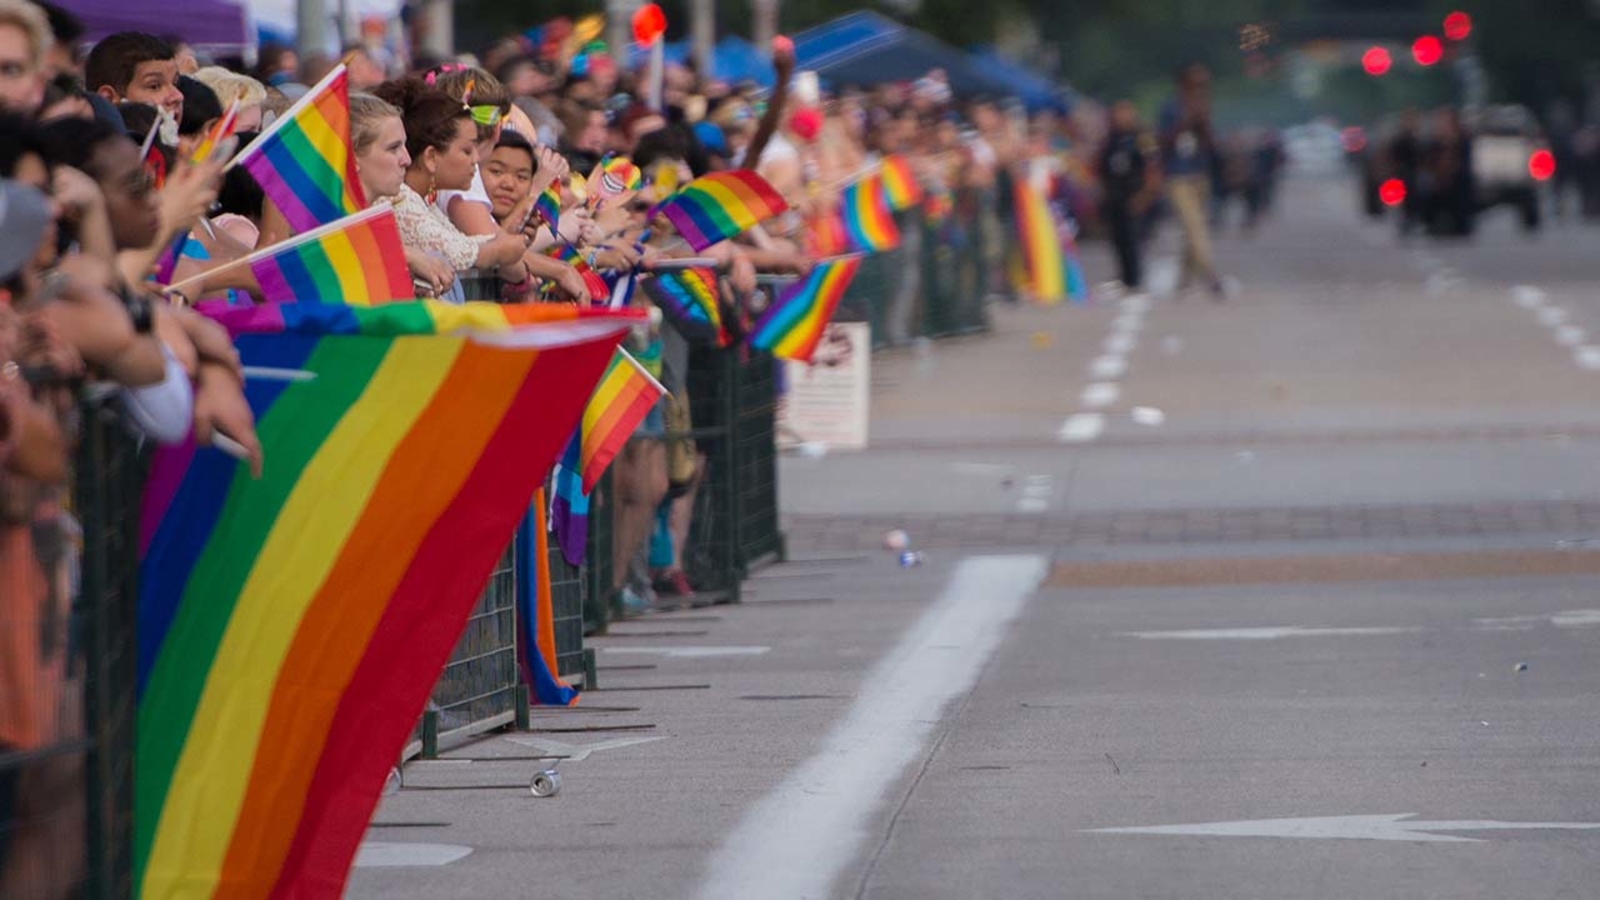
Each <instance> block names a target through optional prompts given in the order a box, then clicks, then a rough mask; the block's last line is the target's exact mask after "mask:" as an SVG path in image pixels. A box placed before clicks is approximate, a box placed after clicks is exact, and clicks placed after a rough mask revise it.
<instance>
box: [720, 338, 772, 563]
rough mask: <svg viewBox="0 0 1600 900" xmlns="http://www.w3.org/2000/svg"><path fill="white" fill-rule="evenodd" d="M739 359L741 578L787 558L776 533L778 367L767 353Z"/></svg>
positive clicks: (737, 422) (736, 434) (737, 417)
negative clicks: (751, 571) (755, 569)
mask: <svg viewBox="0 0 1600 900" xmlns="http://www.w3.org/2000/svg"><path fill="white" fill-rule="evenodd" d="M729 355H733V356H735V359H736V366H735V369H734V375H735V383H734V387H733V394H734V401H735V420H734V436H733V441H732V443H733V447H734V453H735V465H734V469H735V473H736V474H735V480H736V490H737V498H738V513H737V515H738V519H737V522H738V529H737V533H736V538H735V542H736V543H737V545H738V548H739V554H738V556H739V566H740V570H741V572H740V574H741V576H742V575H743V574H744V573H745V572H748V571H749V570H751V569H753V568H756V567H758V566H762V565H766V564H768V563H772V562H781V561H782V560H783V558H784V543H783V532H782V531H780V530H779V528H778V441H777V415H778V378H777V366H778V362H777V361H776V360H774V359H773V358H772V356H771V355H770V354H766V353H751V354H749V356H748V357H747V358H743V359H739V358H738V356H737V355H736V354H729Z"/></svg>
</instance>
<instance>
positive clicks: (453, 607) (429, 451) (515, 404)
mask: <svg viewBox="0 0 1600 900" xmlns="http://www.w3.org/2000/svg"><path fill="white" fill-rule="evenodd" d="M216 318H217V319H218V321H220V322H221V323H222V324H223V325H224V326H226V327H227V328H228V329H229V330H230V332H231V333H233V334H234V335H235V341H236V344H237V346H238V348H239V351H240V355H241V356H242V357H243V360H244V362H245V364H246V365H247V366H255V367H264V368H267V369H278V370H283V371H286V372H292V373H304V374H303V375H297V376H296V377H291V378H285V379H256V378H251V379H249V380H248V381H247V383H246V388H245V392H246V396H247V397H248V399H249V401H250V405H251V408H252V409H253V410H254V412H255V415H256V421H257V431H258V434H259V436H260V438H261V442H262V445H263V447H264V448H265V470H264V473H263V476H262V477H261V478H260V479H253V478H251V477H250V475H249V473H248V471H246V470H245V468H244V467H243V466H241V465H240V464H239V463H238V462H237V461H235V460H234V459H232V458H230V457H227V456H224V455H223V454H221V453H219V452H217V451H215V450H212V449H196V448H195V447H194V446H192V445H190V446H188V447H186V448H174V449H173V450H171V451H162V452H159V453H158V454H157V456H156V458H155V460H154V464H153V469H152V472H151V476H150V479H149V482H148V485H147V488H146V496H145V505H144V509H143V511H142V518H141V526H142V554H141V564H140V586H139V587H140V590H139V621H138V640H139V653H138V706H137V735H136V742H137V743H136V750H135V757H134V759H135V789H134V794H135V807H134V835H135V838H134V862H135V878H136V881H135V883H136V884H137V886H138V892H139V893H140V894H141V895H142V896H144V897H149V898H157V897H171V896H184V897H213V896H228V897H266V896H269V895H270V896H277V897H327V898H335V897H338V896H339V894H340V892H341V890H342V889H343V885H344V883H345V879H346V877H347V874H348V870H349V867H350V864H351V861H352V859H353V858H354V855H355V853H356V850H357V848H358V846H359V845H360V842H361V838H362V834H363V833H364V832H365V830H366V827H367V823H368V820H369V819H370V817H371V815H372V811H373V809H374V808H375V806H376V804H377V802H378V797H379V794H380V791H381V789H382V785H383V782H384V779H385V777H386V773H387V772H388V770H389V767H390V766H392V765H393V764H394V762H395V760H396V759H398V758H399V754H400V751H401V749H402V747H403V745H404V743H405V741H406V740H407V738H408V736H409V734H410V731H411V729H412V726H413V725H414V724H415V722H416V719H417V716H418V715H419V714H420V712H421V711H422V708H423V704H424V702H425V701H426V698H427V696H428V692H429V690H430V689H431V687H432V685H433V683H434V681H435V680H436V679H437V677H438V674H439V672H440V670H441V669H442V667H443V665H444V663H445V661H446V659H447V658H448V657H449V654H450V649H451V647H452V645H453V644H454V643H455V640H456V637H457V635H459V634H460V632H461V629H462V627H463V625H464V623H465V621H466V618H467V616H468V613H469V612H470V609H471V607H472V604H473V602H474V599H475V598H476V597H477V595H478V593H479V592H480V591H481V590H482V588H483V585H484V583H485V581H486V580H487V577H488V575H489V572H490V571H491V570H492V569H493V567H494V565H495V562H496V560H498V559H499V558H500V556H501V554H502V552H503V551H504V550H505V548H506V546H507V544H508V543H509V542H510V540H511V537H512V534H513V532H514V531H515V529H516V527H517V523H518V522H519V521H521V519H522V516H523V514H524V513H525V512H526V511H527V508H528V503H529V500H530V498H531V497H532V496H533V493H534V490H535V489H536V488H537V487H538V485H539V483H540V482H541V481H542V480H543V478H544V476H545V473H546V472H547V471H548V469H549V467H550V463H551V461H552V460H553V459H554V458H555V455H556V453H557V452H559V451H560V449H561V445H562V442H563V441H564V440H565V439H566V438H567V436H568V435H569V434H571V433H572V429H573V427H574V426H575V425H576V423H577V421H578V418H579V416H580V415H581V414H582V411H583V408H584V404H585V401H586V400H587V398H588V397H589V395H590V393H591V392H592V389H593V387H594V385H595V384H596V382H597V381H599V379H600V377H601V375H603V374H604V373H605V371H606V367H607V366H608V365H609V364H610V362H611V359H612V355H613V354H614V353H615V349H616V345H617V342H618V340H620V338H621V336H622V335H623V333H625V332H626V331H627V330H628V329H629V328H630V327H632V326H633V325H635V324H636V323H637V322H638V321H639V320H640V318H641V317H640V316H637V315H634V314H628V313H612V312H604V311H597V312H590V311H580V310H577V309H576V308H574V307H570V306H539V305H529V306H524V307H502V306H497V305H494V304H487V303H484V304H468V305H466V306H449V305H446V304H442V303H436V302H433V301H423V302H415V303H397V304H390V305H386V306H375V307H368V308H361V307H350V306H335V305H323V304H309V303H297V304H274V305H267V306H261V307H254V308H248V309H235V310H226V311H223V312H221V313H219V314H218V315H217V317H216Z"/></svg>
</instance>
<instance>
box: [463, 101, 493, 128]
mask: <svg viewBox="0 0 1600 900" xmlns="http://www.w3.org/2000/svg"><path fill="white" fill-rule="evenodd" d="M467 112H468V113H470V114H471V115H472V121H474V122H476V123H478V124H479V125H482V126H483V127H485V128H493V127H494V126H495V125H496V124H497V123H499V121H500V107H498V106H468V107H467Z"/></svg>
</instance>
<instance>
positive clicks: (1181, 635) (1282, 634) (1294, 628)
mask: <svg viewBox="0 0 1600 900" xmlns="http://www.w3.org/2000/svg"><path fill="white" fill-rule="evenodd" d="M1421 630H1422V629H1421V628H1303V627H1301V626H1299V625H1283V626H1272V627H1267V628H1189V629H1184V630H1180V631H1123V632H1119V633H1118V634H1117V636H1118V637H1133V638H1140V639H1141V640H1146V641H1276V640H1279V639H1281V638H1300V637H1365V636H1368V635H1384V634H1408V633H1411V632H1415V631H1421Z"/></svg>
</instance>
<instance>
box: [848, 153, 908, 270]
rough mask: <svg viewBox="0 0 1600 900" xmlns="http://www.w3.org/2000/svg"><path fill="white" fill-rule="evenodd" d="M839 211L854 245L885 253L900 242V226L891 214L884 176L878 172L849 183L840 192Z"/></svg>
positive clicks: (865, 249) (873, 251) (868, 250)
mask: <svg viewBox="0 0 1600 900" xmlns="http://www.w3.org/2000/svg"><path fill="white" fill-rule="evenodd" d="M839 211H840V213H841V214H842V215H843V216H844V230H845V233H846V234H847V235H849V236H850V243H851V244H852V245H854V247H855V249H857V250H860V251H862V252H863V253H882V252H884V251H886V250H893V249H894V248H896V247H898V246H900V228H899V226H897V225H895V224H894V216H892V215H890V214H889V204H888V203H887V202H886V201H885V199H884V189H883V179H882V177H881V176H880V175H878V174H877V173H873V174H871V175H868V176H867V177H865V178H863V179H861V180H860V181H857V182H856V183H855V184H852V185H850V186H849V187H846V188H845V189H844V190H843V191H842V192H841V193H840V195H839Z"/></svg>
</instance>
